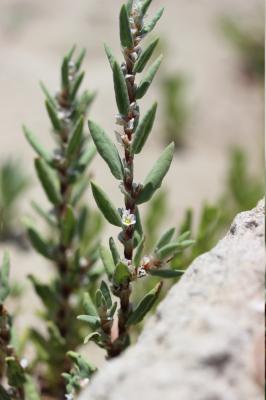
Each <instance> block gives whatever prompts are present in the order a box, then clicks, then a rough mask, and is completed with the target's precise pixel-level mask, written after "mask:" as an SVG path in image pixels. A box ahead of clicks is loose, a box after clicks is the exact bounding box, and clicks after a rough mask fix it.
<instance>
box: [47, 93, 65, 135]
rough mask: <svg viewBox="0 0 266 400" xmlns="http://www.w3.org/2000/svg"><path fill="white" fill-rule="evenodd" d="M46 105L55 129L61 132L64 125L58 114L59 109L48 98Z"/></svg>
mask: <svg viewBox="0 0 266 400" xmlns="http://www.w3.org/2000/svg"><path fill="white" fill-rule="evenodd" d="M45 106H46V109H47V112H48V115H49V117H50V120H51V123H52V125H53V128H54V130H55V131H57V132H60V131H61V129H62V127H61V122H60V120H59V118H58V116H57V110H56V108H55V106H54V105H53V104H52V103H51V102H50V101H48V100H46V102H45Z"/></svg>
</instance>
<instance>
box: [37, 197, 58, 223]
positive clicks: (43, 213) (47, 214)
mask: <svg viewBox="0 0 266 400" xmlns="http://www.w3.org/2000/svg"><path fill="white" fill-rule="evenodd" d="M31 206H32V208H33V209H34V210H35V211H36V212H37V213H38V215H39V216H40V217H42V218H43V219H44V220H45V221H46V222H47V223H48V224H49V225H50V226H51V227H52V228H55V227H56V226H57V221H56V219H55V217H54V216H53V215H52V214H51V213H50V212H49V211H45V210H44V209H43V208H42V207H41V206H40V205H39V204H38V203H36V202H35V201H31Z"/></svg>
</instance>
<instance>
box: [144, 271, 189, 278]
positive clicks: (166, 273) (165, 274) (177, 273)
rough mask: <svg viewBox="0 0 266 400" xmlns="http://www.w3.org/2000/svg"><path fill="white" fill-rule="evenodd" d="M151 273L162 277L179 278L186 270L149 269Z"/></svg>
mask: <svg viewBox="0 0 266 400" xmlns="http://www.w3.org/2000/svg"><path fill="white" fill-rule="evenodd" d="M147 272H148V273H149V275H152V276H158V277H160V278H169V279H170V278H179V277H180V276H182V275H183V274H184V272H185V271H184V270H179V269H150V270H148V271H147Z"/></svg>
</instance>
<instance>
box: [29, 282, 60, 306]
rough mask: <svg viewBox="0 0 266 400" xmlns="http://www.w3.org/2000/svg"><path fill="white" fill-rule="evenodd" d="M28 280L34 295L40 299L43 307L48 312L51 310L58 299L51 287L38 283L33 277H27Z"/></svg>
mask: <svg viewBox="0 0 266 400" xmlns="http://www.w3.org/2000/svg"><path fill="white" fill-rule="evenodd" d="M28 279H29V280H30V281H31V283H32V285H33V287H34V290H35V292H36V294H37V295H38V296H39V297H40V299H41V300H42V302H43V304H44V305H45V307H47V308H48V310H50V311H51V310H53V309H54V307H55V304H56V303H57V301H58V298H57V296H56V294H55V292H54V290H53V289H52V287H51V285H49V284H45V283H42V282H40V281H39V280H38V279H37V278H36V277H35V276H33V275H29V276H28Z"/></svg>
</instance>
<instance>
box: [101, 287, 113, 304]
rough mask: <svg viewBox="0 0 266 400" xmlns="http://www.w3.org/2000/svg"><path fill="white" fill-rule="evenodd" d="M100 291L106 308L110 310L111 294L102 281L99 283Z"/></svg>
mask: <svg viewBox="0 0 266 400" xmlns="http://www.w3.org/2000/svg"><path fill="white" fill-rule="evenodd" d="M100 290H101V292H102V295H103V297H104V298H105V302H106V304H107V307H108V308H111V307H112V304H113V302H112V297H111V294H110V290H109V287H108V285H107V283H106V282H104V281H102V282H101V285H100Z"/></svg>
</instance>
